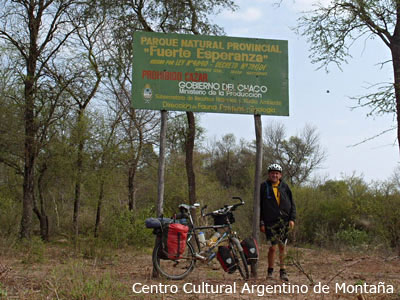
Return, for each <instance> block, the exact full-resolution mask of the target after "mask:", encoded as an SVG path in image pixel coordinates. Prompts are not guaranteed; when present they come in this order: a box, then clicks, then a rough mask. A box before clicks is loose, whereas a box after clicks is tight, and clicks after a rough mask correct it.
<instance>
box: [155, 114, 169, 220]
mask: <svg viewBox="0 0 400 300" xmlns="http://www.w3.org/2000/svg"><path fill="white" fill-rule="evenodd" d="M166 136H167V111H166V110H162V111H161V129H160V156H159V160H158V198H157V211H156V213H157V217H159V216H160V215H162V214H163V212H164V183H165V181H164V175H165V148H166Z"/></svg>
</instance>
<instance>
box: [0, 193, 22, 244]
mask: <svg viewBox="0 0 400 300" xmlns="http://www.w3.org/2000/svg"><path fill="white" fill-rule="evenodd" d="M19 212H20V209H19V205H17V203H16V202H15V201H14V200H13V199H11V198H8V197H5V196H2V195H1V194H0V236H2V237H9V236H16V235H17V234H18V228H19V220H20V217H19Z"/></svg>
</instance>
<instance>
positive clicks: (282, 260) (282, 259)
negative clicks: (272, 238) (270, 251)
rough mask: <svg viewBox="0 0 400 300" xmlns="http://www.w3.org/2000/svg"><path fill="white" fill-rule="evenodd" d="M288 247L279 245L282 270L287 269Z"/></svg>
mask: <svg viewBox="0 0 400 300" xmlns="http://www.w3.org/2000/svg"><path fill="white" fill-rule="evenodd" d="M285 258H286V247H285V245H284V244H279V263H280V267H281V269H285Z"/></svg>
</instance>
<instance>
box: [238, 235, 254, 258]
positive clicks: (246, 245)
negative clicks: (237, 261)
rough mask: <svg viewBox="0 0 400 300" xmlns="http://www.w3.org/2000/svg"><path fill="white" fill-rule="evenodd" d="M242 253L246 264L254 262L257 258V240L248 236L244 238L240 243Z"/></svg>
mask: <svg viewBox="0 0 400 300" xmlns="http://www.w3.org/2000/svg"><path fill="white" fill-rule="evenodd" d="M240 244H241V245H242V248H243V252H244V255H245V256H246V259H247V264H252V263H256V262H257V260H258V244H257V241H256V240H255V239H254V238H252V237H248V238H245V239H244V240H243V241H242V242H241V243H240Z"/></svg>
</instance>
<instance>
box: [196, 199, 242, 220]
mask: <svg viewBox="0 0 400 300" xmlns="http://www.w3.org/2000/svg"><path fill="white" fill-rule="evenodd" d="M232 199H234V200H240V203H236V204H233V205H225V206H224V207H222V208H220V209H217V210H214V211H213V212H210V213H206V214H204V211H205V209H206V208H207V205H205V206H203V208H202V209H201V216H202V217H203V218H204V217H207V216H213V215H224V214H226V213H228V212H230V211H234V210H235V209H236V208H237V207H239V206H241V205H243V204H244V201H243V200H242V198H240V197H237V196H235V197H232Z"/></svg>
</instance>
